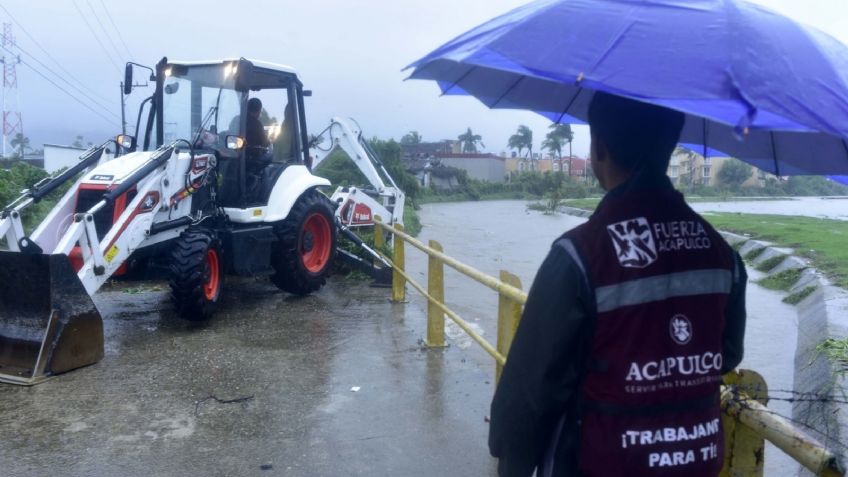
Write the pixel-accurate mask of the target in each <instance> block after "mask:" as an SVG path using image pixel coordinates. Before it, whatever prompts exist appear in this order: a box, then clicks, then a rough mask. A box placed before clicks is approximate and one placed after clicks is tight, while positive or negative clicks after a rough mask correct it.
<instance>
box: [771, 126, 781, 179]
mask: <svg viewBox="0 0 848 477" xmlns="http://www.w3.org/2000/svg"><path fill="white" fill-rule="evenodd" d="M769 136H771V154H772V158H773V159H774V175H776V176H777V178H778V179H780V164H779V163H778V162H777V148H776V147H775V145H774V131H769Z"/></svg>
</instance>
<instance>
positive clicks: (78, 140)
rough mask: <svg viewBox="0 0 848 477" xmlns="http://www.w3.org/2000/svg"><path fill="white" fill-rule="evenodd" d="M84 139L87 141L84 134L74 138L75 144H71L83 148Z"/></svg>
mask: <svg viewBox="0 0 848 477" xmlns="http://www.w3.org/2000/svg"><path fill="white" fill-rule="evenodd" d="M83 141H85V139H83V138H82V136H77V138H76V139H74V142H73V144H71V146H72V147H78V148H82V147H83Z"/></svg>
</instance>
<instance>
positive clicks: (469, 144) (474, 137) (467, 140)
mask: <svg viewBox="0 0 848 477" xmlns="http://www.w3.org/2000/svg"><path fill="white" fill-rule="evenodd" d="M457 139H458V140H459V143H460V144H461V145H462V152H477V143H480V147H486V145H485V144H483V137H482V136H480V135H479V134H474V132H473V131H471V128H468V129H467V130H466V131H465V133H464V134H460V135H459V136H458V137H457Z"/></svg>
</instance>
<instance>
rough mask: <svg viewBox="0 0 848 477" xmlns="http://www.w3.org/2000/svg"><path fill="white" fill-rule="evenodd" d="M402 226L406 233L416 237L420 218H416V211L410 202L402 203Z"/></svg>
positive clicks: (418, 231) (419, 227) (419, 230)
mask: <svg viewBox="0 0 848 477" xmlns="http://www.w3.org/2000/svg"><path fill="white" fill-rule="evenodd" d="M403 227H404V230H406V233H408V234H409V235H412V236H413V237H417V236H418V234H419V233H420V232H421V220H419V219H418V212H416V210H415V207H414V206H413V205H412V204H411V203H410V202H406V203H405V204H403Z"/></svg>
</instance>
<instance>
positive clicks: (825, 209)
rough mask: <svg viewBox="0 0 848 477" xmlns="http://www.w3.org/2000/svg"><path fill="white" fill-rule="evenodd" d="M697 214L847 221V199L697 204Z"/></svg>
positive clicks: (797, 199) (801, 198)
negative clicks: (738, 214) (735, 214)
mask: <svg viewBox="0 0 848 477" xmlns="http://www.w3.org/2000/svg"><path fill="white" fill-rule="evenodd" d="M692 208H693V209H695V210H696V211H698V212H738V213H743V214H775V215H795V216H807V217H818V218H822V219H838V220H848V197H796V198H794V199H787V200H744V201H738V202H734V201H731V202H698V203H695V204H692Z"/></svg>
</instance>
